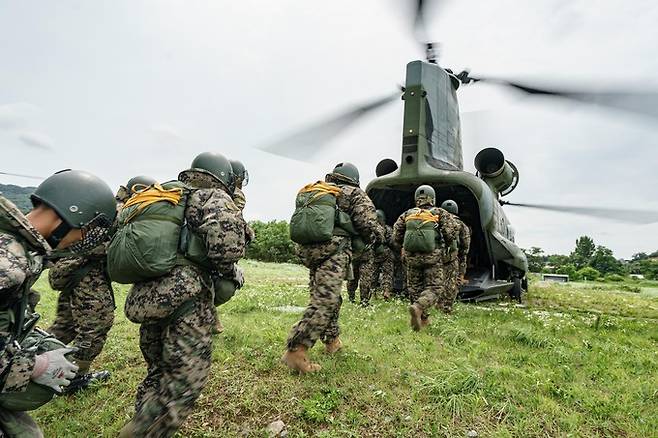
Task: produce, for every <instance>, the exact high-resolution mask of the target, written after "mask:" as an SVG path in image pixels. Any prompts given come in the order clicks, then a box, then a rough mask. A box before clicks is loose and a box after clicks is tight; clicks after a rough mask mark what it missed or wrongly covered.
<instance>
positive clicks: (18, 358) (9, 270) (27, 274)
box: [0, 196, 50, 392]
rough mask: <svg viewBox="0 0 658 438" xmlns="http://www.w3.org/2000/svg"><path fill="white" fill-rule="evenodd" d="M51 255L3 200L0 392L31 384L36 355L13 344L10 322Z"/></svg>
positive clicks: (0, 222) (0, 220)
mask: <svg viewBox="0 0 658 438" xmlns="http://www.w3.org/2000/svg"><path fill="white" fill-rule="evenodd" d="M17 235H18V236H20V237H18V236H17ZM49 251H50V246H49V245H48V243H46V241H45V240H44V238H43V237H42V236H41V235H40V234H39V233H38V232H37V231H36V230H35V229H34V227H32V225H31V224H30V223H29V221H28V220H27V218H26V217H25V216H23V214H21V212H20V211H19V210H18V209H17V208H16V206H14V204H12V203H11V202H9V201H8V200H7V199H5V198H3V197H2V196H0V392H17V391H22V390H24V389H25V387H26V386H27V384H28V383H29V382H30V377H31V376H32V370H33V369H34V356H35V352H34V351H32V350H24V349H21V347H20V346H19V345H18V344H17V343H16V342H12V333H11V328H10V320H11V319H10V318H12V319H15V316H16V313H17V312H18V311H19V310H20V308H21V302H22V301H23V299H24V295H25V294H27V293H29V289H30V287H31V286H32V285H33V284H34V282H35V281H36V280H37V279H38V278H39V275H40V274H41V271H42V270H43V256H44V255H46V254H47V253H48V252H49ZM10 312H11V313H13V315H14V316H13V317H12V316H10Z"/></svg>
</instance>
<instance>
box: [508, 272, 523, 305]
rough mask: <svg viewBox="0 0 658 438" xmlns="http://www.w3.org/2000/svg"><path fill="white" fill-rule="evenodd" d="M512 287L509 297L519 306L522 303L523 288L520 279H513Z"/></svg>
mask: <svg viewBox="0 0 658 438" xmlns="http://www.w3.org/2000/svg"><path fill="white" fill-rule="evenodd" d="M513 281H514V286H512V289H510V291H509V296H510V298H512V299H513V300H516V302H518V303H519V304H521V302H522V294H523V287H522V285H521V279H520V278H519V277H514V279H513Z"/></svg>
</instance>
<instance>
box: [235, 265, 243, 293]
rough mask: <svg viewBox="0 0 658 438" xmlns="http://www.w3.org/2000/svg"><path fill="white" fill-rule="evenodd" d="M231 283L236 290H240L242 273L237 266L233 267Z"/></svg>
mask: <svg viewBox="0 0 658 438" xmlns="http://www.w3.org/2000/svg"><path fill="white" fill-rule="evenodd" d="M233 282H234V283H235V287H236V288H237V289H241V288H242V286H244V271H243V270H242V268H241V267H239V266H238V265H235V266H234V267H233Z"/></svg>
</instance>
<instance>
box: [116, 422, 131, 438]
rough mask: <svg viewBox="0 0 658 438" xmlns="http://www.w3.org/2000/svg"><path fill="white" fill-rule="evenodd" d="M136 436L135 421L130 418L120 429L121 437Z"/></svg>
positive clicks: (129, 437)
mask: <svg viewBox="0 0 658 438" xmlns="http://www.w3.org/2000/svg"><path fill="white" fill-rule="evenodd" d="M134 436H135V426H134V425H133V421H132V420H130V421H129V422H127V423H126V424H124V426H123V427H122V428H121V430H120V431H119V438H133V437H134Z"/></svg>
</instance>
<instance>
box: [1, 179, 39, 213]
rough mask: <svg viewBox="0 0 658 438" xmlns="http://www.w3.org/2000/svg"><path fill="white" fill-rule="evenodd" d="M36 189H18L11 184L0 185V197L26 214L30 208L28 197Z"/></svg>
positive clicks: (30, 203)
mask: <svg viewBox="0 0 658 438" xmlns="http://www.w3.org/2000/svg"><path fill="white" fill-rule="evenodd" d="M35 190H36V187H20V186H15V185H12V184H0V195H2V196H4V197H5V198H7V199H9V200H10V201H11V202H13V203H14V204H16V206H17V207H18V208H19V209H20V210H21V211H22V212H23V213H27V212H28V211H30V209H31V208H32V202H30V195H31V194H32V193H34V191H35Z"/></svg>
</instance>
